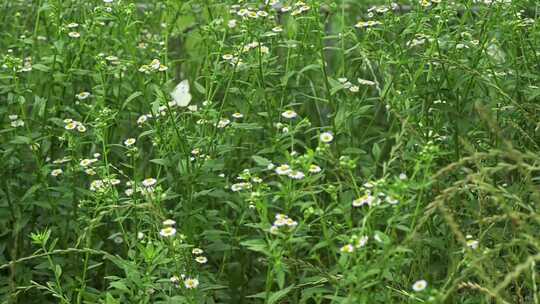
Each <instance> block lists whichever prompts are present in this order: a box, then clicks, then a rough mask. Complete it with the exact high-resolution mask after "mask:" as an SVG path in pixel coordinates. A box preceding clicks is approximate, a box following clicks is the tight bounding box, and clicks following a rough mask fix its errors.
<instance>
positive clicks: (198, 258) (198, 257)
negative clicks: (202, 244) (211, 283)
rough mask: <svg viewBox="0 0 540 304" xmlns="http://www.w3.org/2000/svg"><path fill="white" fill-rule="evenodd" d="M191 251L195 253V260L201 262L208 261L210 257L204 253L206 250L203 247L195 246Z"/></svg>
mask: <svg viewBox="0 0 540 304" xmlns="http://www.w3.org/2000/svg"><path fill="white" fill-rule="evenodd" d="M191 253H192V254H193V255H195V262H197V263H199V264H206V263H207V262H208V258H207V257H205V256H204V255H202V254H203V253H204V251H203V250H202V249H201V248H193V250H191Z"/></svg>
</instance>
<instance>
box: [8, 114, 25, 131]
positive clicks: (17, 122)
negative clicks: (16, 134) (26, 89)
mask: <svg viewBox="0 0 540 304" xmlns="http://www.w3.org/2000/svg"><path fill="white" fill-rule="evenodd" d="M8 117H9V120H10V125H11V126H12V127H13V128H19V127H23V126H24V121H23V120H22V119H19V116H18V115H9V116H8Z"/></svg>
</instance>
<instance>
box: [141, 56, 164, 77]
mask: <svg viewBox="0 0 540 304" xmlns="http://www.w3.org/2000/svg"><path fill="white" fill-rule="evenodd" d="M167 69H168V67H167V66H166V65H163V64H161V62H160V61H159V59H154V60H152V62H150V63H149V64H143V65H142V66H141V67H140V68H139V72H141V73H146V74H150V73H151V72H163V71H166V70H167Z"/></svg>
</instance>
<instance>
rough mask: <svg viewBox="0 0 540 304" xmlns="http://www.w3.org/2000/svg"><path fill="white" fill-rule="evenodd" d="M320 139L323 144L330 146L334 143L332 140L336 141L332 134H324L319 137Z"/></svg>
mask: <svg viewBox="0 0 540 304" xmlns="http://www.w3.org/2000/svg"><path fill="white" fill-rule="evenodd" d="M319 139H320V140H321V141H322V142H323V143H325V144H328V143H330V142H332V140H334V135H333V134H332V133H331V132H324V133H321V135H319Z"/></svg>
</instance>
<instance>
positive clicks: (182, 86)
mask: <svg viewBox="0 0 540 304" xmlns="http://www.w3.org/2000/svg"><path fill="white" fill-rule="evenodd" d="M171 97H172V98H173V100H174V103H175V104H176V105H177V106H179V107H187V105H188V104H189V102H190V101H191V94H190V93H189V81H188V80H187V79H186V80H182V81H181V82H180V83H179V84H178V85H177V86H176V87H175V88H174V90H173V91H172V92H171Z"/></svg>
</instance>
